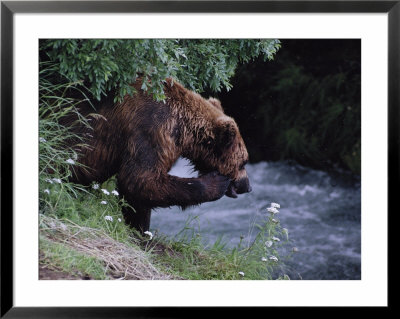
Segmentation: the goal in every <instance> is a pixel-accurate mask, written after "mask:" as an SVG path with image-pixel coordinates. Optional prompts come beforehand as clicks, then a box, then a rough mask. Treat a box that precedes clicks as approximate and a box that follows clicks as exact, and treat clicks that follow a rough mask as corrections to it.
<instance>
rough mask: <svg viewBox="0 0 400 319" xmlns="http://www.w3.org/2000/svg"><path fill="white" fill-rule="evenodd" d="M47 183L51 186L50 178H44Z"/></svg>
mask: <svg viewBox="0 0 400 319" xmlns="http://www.w3.org/2000/svg"><path fill="white" fill-rule="evenodd" d="M45 181H46V182H47V183H50V184H53V181H52V180H51V179H50V178H46V180H45Z"/></svg>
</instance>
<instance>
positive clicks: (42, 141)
mask: <svg viewBox="0 0 400 319" xmlns="http://www.w3.org/2000/svg"><path fill="white" fill-rule="evenodd" d="M39 142H40V143H46V142H47V141H46V139H45V138H43V137H39Z"/></svg>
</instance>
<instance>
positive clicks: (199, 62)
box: [39, 39, 280, 100]
mask: <svg viewBox="0 0 400 319" xmlns="http://www.w3.org/2000/svg"><path fill="white" fill-rule="evenodd" d="M279 43H280V42H279V40H245V39H237V40H236V39H216V40H215V39H134V40H122V39H48V40H42V41H41V42H40V48H39V49H40V57H41V60H42V62H43V61H51V62H54V63H55V66H56V69H55V70H54V74H55V76H56V77H57V76H59V75H61V76H63V77H65V78H66V79H67V80H68V81H69V82H74V83H77V82H81V83H85V85H86V86H87V87H88V88H89V90H90V92H91V93H92V95H93V96H94V97H95V98H97V99H98V100H100V98H101V96H102V95H106V94H107V92H109V91H111V90H113V89H116V90H117V92H118V94H119V96H120V97H122V96H124V95H125V94H127V93H132V87H131V86H130V84H131V83H133V82H134V81H135V79H136V78H137V77H139V76H142V77H143V78H144V81H143V86H142V89H144V90H148V92H149V93H151V94H152V95H153V97H154V98H155V99H156V100H163V99H164V97H165V96H164V94H163V87H162V83H163V81H164V80H165V78H167V77H172V78H174V79H176V80H178V81H179V82H181V83H182V84H183V85H185V86H186V87H187V88H189V89H192V90H194V91H199V92H201V91H203V90H204V89H205V88H210V89H211V90H212V91H214V92H218V91H220V90H221V89H222V88H226V89H230V88H231V84H230V82H229V81H230V78H231V77H232V76H233V75H234V73H235V69H236V67H237V66H238V64H239V63H241V62H248V61H250V60H252V59H254V58H257V57H259V56H262V58H263V60H272V59H273V57H274V55H275V53H276V52H277V50H278V49H279V47H280V44H279Z"/></svg>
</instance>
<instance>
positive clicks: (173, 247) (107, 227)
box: [39, 71, 290, 280]
mask: <svg viewBox="0 0 400 319" xmlns="http://www.w3.org/2000/svg"><path fill="white" fill-rule="evenodd" d="M43 72H44V71H43ZM73 87H74V85H73V84H65V85H64V86H61V85H59V86H53V85H51V83H50V82H49V81H47V80H46V74H45V72H44V73H43V74H42V75H41V79H40V106H39V130H40V131H39V157H40V158H39V214H40V215H39V221H40V223H39V235H40V243H39V250H40V256H41V260H40V262H41V263H42V264H43V263H44V264H46V265H48V266H49V267H50V268H52V267H53V268H56V269H61V270H62V271H64V272H65V273H70V274H74V273H80V274H85V275H88V276H89V277H90V278H92V279H190V280H232V279H235V280H239V279H240V280H246V279H255V280H263V279H282V278H287V277H285V269H286V267H285V264H284V259H285V258H286V257H288V256H286V257H285V258H284V257H281V256H280V255H279V250H278V248H279V247H280V246H283V245H288V244H290V241H289V238H288V237H287V236H286V235H287V234H286V235H285V233H284V229H283V228H281V226H280V224H279V222H277V221H274V220H273V216H272V215H271V216H268V213H266V214H267V215H266V217H265V220H264V222H263V224H262V225H254V227H255V229H257V231H258V235H257V236H256V238H255V240H254V242H253V243H252V244H251V245H249V246H244V245H243V243H242V242H241V243H240V244H239V245H238V246H237V247H235V248H233V249H228V248H226V246H225V245H224V242H223V240H222V239H219V240H217V241H216V242H215V243H214V244H213V245H211V246H205V245H204V241H203V240H202V238H201V236H200V235H199V233H200V230H198V229H196V230H195V229H194V228H193V227H192V226H191V223H192V222H193V221H192V220H189V221H188V224H187V225H186V226H185V227H184V228H183V229H182V231H181V232H180V233H178V234H177V235H176V236H174V237H167V236H165V235H163V234H155V235H154V237H153V238H152V239H151V238H150V237H149V236H147V235H144V236H141V235H139V234H138V233H137V232H135V231H133V230H132V229H130V228H129V227H128V226H126V225H125V223H124V221H123V216H122V213H121V207H122V206H123V205H127V203H126V202H125V201H124V200H123V199H122V198H120V196H118V195H115V194H113V193H112V191H114V190H115V178H111V179H110V180H109V181H107V182H105V183H103V184H102V185H96V183H94V184H92V185H90V186H86V187H85V186H82V185H78V184H73V183H71V182H69V176H70V174H71V173H70V172H71V170H72V169H74V167H75V166H76V165H79V164H78V163H77V162H76V161H75V159H76V158H77V154H76V152H75V150H74V149H73V148H72V147H71V145H70V144H69V143H67V140H68V139H75V140H76V141H78V142H81V141H80V138H79V136H75V135H74V134H73V133H72V131H71V130H69V129H67V128H65V127H63V126H61V125H60V124H59V119H60V117H61V116H62V115H64V114H66V113H67V112H75V113H77V112H78V111H77V109H76V108H75V105H76V102H77V101H74V100H72V99H68V98H66V97H64V95H63V93H62V92H65V90H66V88H69V89H71V88H73ZM57 94H59V95H57ZM81 125H87V122H86V121H85V119H84V118H81ZM96 186H98V187H96ZM104 190H106V191H107V192H104ZM273 237H279V238H280V241H279V242H275V241H274V242H273V245H271V247H267V246H266V244H265V242H266V241H271V242H272V241H273ZM288 255H290V254H288ZM271 256H276V257H277V261H274V260H272V259H270V257H271ZM263 257H264V258H265V260H264V261H263V260H262V258H263ZM289 257H290V256H289Z"/></svg>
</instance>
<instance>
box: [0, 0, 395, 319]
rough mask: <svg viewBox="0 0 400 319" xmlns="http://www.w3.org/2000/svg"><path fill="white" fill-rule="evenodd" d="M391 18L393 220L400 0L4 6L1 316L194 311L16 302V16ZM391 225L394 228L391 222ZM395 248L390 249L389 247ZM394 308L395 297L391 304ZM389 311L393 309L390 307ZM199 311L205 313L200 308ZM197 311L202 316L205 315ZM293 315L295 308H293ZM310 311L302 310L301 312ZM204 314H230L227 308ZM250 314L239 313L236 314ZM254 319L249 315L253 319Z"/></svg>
mask: <svg viewBox="0 0 400 319" xmlns="http://www.w3.org/2000/svg"><path fill="white" fill-rule="evenodd" d="M106 12H107V13H120V12H124V13H126V12H143V13H144V12H160V13H178V12H179V13H191V12H207V13H211V12H213V13H220V12H231V13H233V12H246V13H255V12H269V13H292V12H293V13H294V12H296V13H299V12H303V13H306V12H307V13H355V12H360V13H388V44H389V47H388V64H389V69H388V108H389V109H388V114H389V116H388V130H389V131H388V136H389V138H388V159H389V160H388V207H389V209H388V218H390V214H389V211H392V212H393V210H394V209H395V206H396V205H395V197H396V195H397V191H396V190H397V189H398V186H399V176H400V175H399V143H400V138H399V127H398V121H399V105H400V103H399V102H400V76H399V75H400V55H399V51H400V34H399V30H400V1H361V0H360V1H79V2H77V1H15V2H14V1H1V219H0V222H1V279H0V280H1V281H0V284H1V313H0V316H1V317H3V316H4V317H5V318H71V317H75V318H106V317H107V318H109V317H112V318H128V317H129V318H132V317H173V318H175V317H180V316H182V315H183V314H184V313H186V312H187V313H193V309H188V308H173V307H171V308H130V307H124V308H112V307H90V308H89V307H88V308H78V307H69V308H43V307H34V308H22V307H14V303H13V293H14V291H13V281H12V278H13V252H12V250H13V233H12V229H13V216H12V215H13V214H12V212H13V160H14V159H13V19H14V14H15V13H106ZM389 225H390V223H389ZM388 247H389V246H388ZM389 283H390V281H389V282H388V284H389ZM388 305H389V307H390V298H389V300H388ZM389 307H388V308H389ZM198 310H199V309H198ZM198 310H196V314H197V315H201V314H202V313H199V312H198ZM292 310H293V308H292ZM302 310H305V309H304V308H301V309H296V314H299V312H298V311H302ZM200 311H201V312H208V311H210V312H213V314H215V315H217V316H218V315H223V314H226V309H223V308H216V309H212V310H211V309H209V308H202V309H201V310H200ZM240 312H243V313H244V312H248V309H245V308H243V309H240V311H239V312H237V310H235V314H239V315H240ZM247 315H248V314H247Z"/></svg>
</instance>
